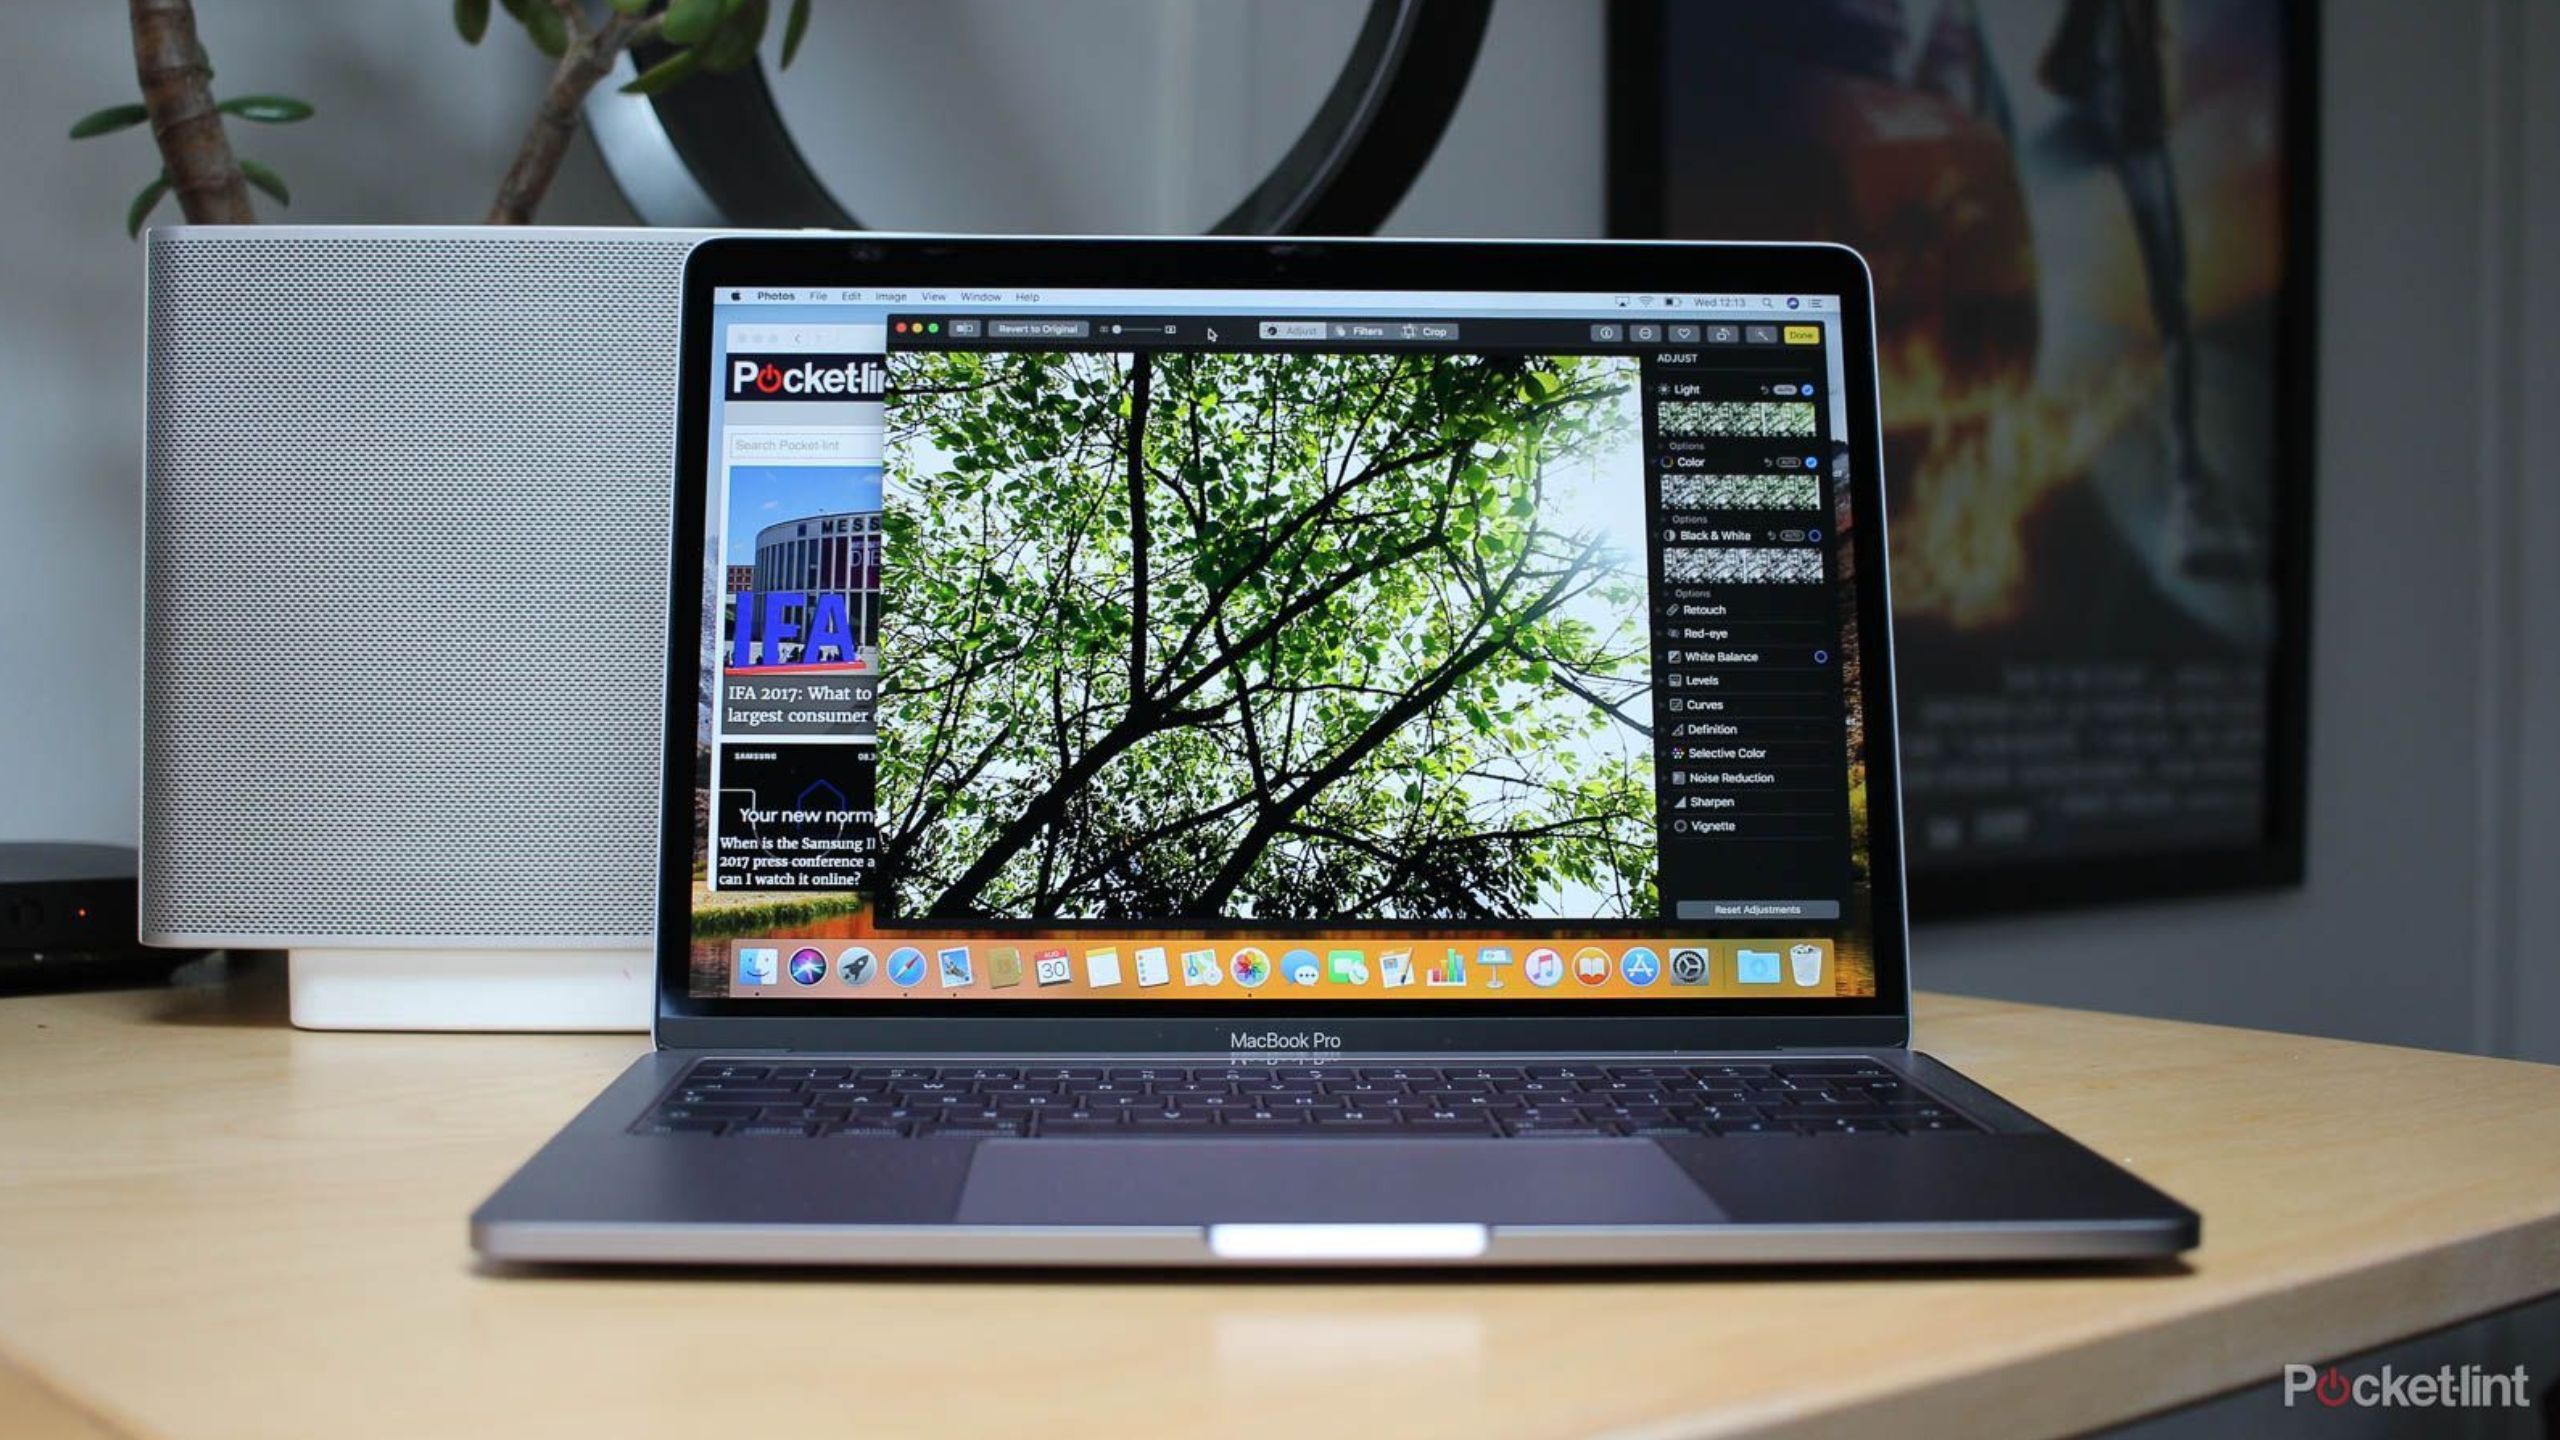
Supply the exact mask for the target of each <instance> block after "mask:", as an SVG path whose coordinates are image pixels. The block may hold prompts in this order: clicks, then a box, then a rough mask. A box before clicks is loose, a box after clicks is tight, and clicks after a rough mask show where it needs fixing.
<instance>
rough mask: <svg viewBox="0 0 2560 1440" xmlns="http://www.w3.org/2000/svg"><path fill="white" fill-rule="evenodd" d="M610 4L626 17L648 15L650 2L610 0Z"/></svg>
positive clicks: (642, 0) (644, 0)
mask: <svg viewBox="0 0 2560 1440" xmlns="http://www.w3.org/2000/svg"><path fill="white" fill-rule="evenodd" d="M610 3H611V4H612V6H613V8H614V9H616V10H619V11H621V12H622V13H623V14H625V15H646V14H648V13H649V0H610Z"/></svg>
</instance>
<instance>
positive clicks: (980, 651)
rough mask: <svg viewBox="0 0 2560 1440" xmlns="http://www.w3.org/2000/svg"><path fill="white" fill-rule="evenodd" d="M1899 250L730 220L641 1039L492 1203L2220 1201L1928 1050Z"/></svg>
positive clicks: (1794, 1239)
mask: <svg viewBox="0 0 2560 1440" xmlns="http://www.w3.org/2000/svg"><path fill="white" fill-rule="evenodd" d="M1869 283H1870V282H1869V277H1868V274H1867V270H1866V267H1865V265H1864V264H1863V263H1862V262H1861V261H1860V259H1859V258H1858V256H1857V255H1856V254H1855V253H1853V252H1851V251H1849V250H1846V249H1842V248H1838V247H1836V246H1826V245H1708V244H1686V243H1638V244H1629V243H1508V242H1506V243H1474V242H1467V243H1457V242H1444V241H1417V242H1384V241H1355V240H1341V241H1336V240H1323V241H1296V240H1290V241H1262V240H1036V241H1035V240H961V239H936V238H923V237H878V236H814V237H806V238H744V237H741V238H723V239H714V240H711V241H708V242H706V243H705V244H703V245H702V246H701V247H700V248H699V249H697V250H695V251H694V252H693V254H692V257H691V260H690V262H689V264H688V265H687V267H686V272H685V277H684V281H683V285H684V294H683V317H684V318H683V356H684V361H683V375H682V385H683V391H682V398H681V406H680V421H679V426H680V431H679V437H678V439H679V444H678V454H679V457H680V465H681V476H680V479H679V483H678V485H677V504H676V515H675V537H676V543H675V551H674V557H673V560H674V584H673V589H672V596H673V615H672V623H671V626H670V652H669V667H668V677H669V683H668V689H667V696H666V704H667V722H668V723H667V747H666V788H665V824H664V841H665V850H664V855H663V861H662V875H661V902H660V923H659V936H658V964H659V996H658V1010H657V1019H656V1031H655V1038H656V1046H655V1049H654V1052H653V1053H651V1054H650V1055H648V1056H646V1057H644V1058H643V1059H641V1060H640V1061H639V1062H638V1063H636V1064H634V1065H633V1066H632V1067H631V1068H630V1070H629V1071H627V1072H626V1073H625V1074H624V1075H623V1076H622V1078H621V1079H619V1080H617V1081H616V1082H614V1084H613V1085H612V1086H611V1087H610V1088H609V1089H607V1090H606V1091H605V1092H604V1094H603V1095H602V1096H600V1097H599V1098H598V1099H597V1100H596V1101H595V1102H594V1103H593V1104H591V1105H589V1106H588V1107H587V1109H586V1110H585V1111H584V1112H583V1113H582V1114H580V1115H579V1116H578V1117H577V1118H576V1119H575V1120H573V1121H572V1122H570V1124H569V1125H568V1127H567V1128H566V1129H565V1130H563V1131H562V1132H561V1133H560V1134H559V1135H558V1136H557V1137H555V1138H554V1139H553V1140H552V1141H551V1142H550V1143H549V1144H548V1145H546V1146H545V1147H544V1148H543V1149H542V1150H541V1152H540V1153H539V1154H537V1155H536V1156H534V1158H533V1159H532V1160H531V1161H530V1162H529V1163H528V1164H527V1165H526V1166H525V1167H524V1168H523V1169H522V1170H520V1171H519V1172H518V1173H517V1174H516V1175H515V1176H514V1177H513V1178H511V1179H509V1180H508V1181H507V1182H506V1183H505V1184H504V1185H503V1186H501V1187H500V1188H499V1190H498V1191H497V1192H496V1193H495V1194H494V1195H492V1196H491V1197H490V1198H489V1199H488V1200H487V1202H486V1203H484V1204H483V1205H482V1206H481V1207H480V1209H479V1211H478V1212H477V1213H476V1214H475V1215H474V1216H473V1217H472V1222H471V1234H472V1239H473V1243H474V1244H475V1245H476V1246H477V1247H478V1248H479V1249H480V1250H481V1251H482V1252H483V1253H484V1254H486V1255H488V1256H491V1257H495V1258H499V1259H504V1260H519V1261H578V1262H685V1263H699V1262H829V1263H848V1264H865V1265H886V1264H961V1265H966V1264H1043V1265H1105V1264H1109V1265H1119V1264H1129V1265H1184V1264H1210V1263H1232V1264H1326V1265H1329V1264H1352V1263H1372V1264H1400V1263H1411V1264H1435V1265H1438V1264H1451V1265H1454V1264H1478V1263H1481V1264H1501V1263H1535V1262H1552V1263H1619V1262H1646V1263H1658V1262H1719V1263H1723V1262H1820V1261H1877V1260H1895V1261H1924V1260H1966V1261H1983V1260H2029V1259H2058V1258H2089V1257H2131V1256H2142V1255H2156V1254H2162V1253H2167V1252H2174V1251H2177V1250H2180V1249H2183V1248H2186V1247H2189V1246H2192V1245H2194V1244H2195V1243H2196V1239H2197V1232H2198V1220H2197V1217H2196V1216H2195V1214H2193V1213H2192V1212H2191V1211H2189V1210H2187V1209H2186V1208H2184V1207H2183V1206H2181V1205H2179V1204H2178V1203H2177V1202H2176V1201H2174V1200H2172V1199H2170V1198H2168V1197H2167V1196H2165V1195H2162V1194H2161V1193H2160V1192H2158V1191H2156V1190H2154V1189H2152V1188H2151V1187H2149V1186H2148V1185H2145V1184H2144V1183H2142V1182H2141V1181H2140V1180H2137V1179H2135V1178H2134V1177H2133V1176H2131V1175H2129V1174H2127V1173H2125V1172H2124V1171H2122V1170H2120V1169H2118V1168H2116V1167H2115V1166H2113V1165H2110V1164H2109V1163H2108V1162H2106V1161H2105V1160H2102V1159H2100V1158H2099V1157H2098V1156H2097V1155H2095V1154H2092V1153H2091V1152H2090V1151H2088V1150H2086V1149H2084V1148H2082V1147H2081V1146H2079V1145H2078V1144H2075V1143H2073V1142H2072V1141H2071V1140H2069V1139H2068V1138H2066V1137H2064V1136H2062V1135H2060V1134H2058V1133H2056V1132H2055V1131H2053V1130H2051V1129H2049V1128H2047V1127H2046V1126H2044V1125H2043V1124H2041V1123H2039V1122H2038V1121H2036V1120H2035V1119H2034V1118H2033V1117H2031V1116H2029V1115H2026V1114H2024V1113H2022V1112H2020V1111H2019V1110H2018V1109H2017V1108H2016V1107H2014V1106H2012V1105H2009V1104H2007V1103H2004V1102H2003V1101H2001V1100H2000V1099H1999V1098H1998V1097H1997V1096H1994V1095H1992V1094H1991V1093H1989V1092H1988V1091H1986V1090H1984V1089H1983V1088H1982V1087H1980V1086H1978V1085H1976V1084H1974V1083H1972V1082H1971V1081H1969V1080H1967V1079H1965V1078H1964V1077H1963V1076H1961V1075H1958V1074H1956V1073H1955V1072H1954V1071H1952V1070H1950V1069H1948V1068H1947V1067H1945V1066H1944V1065H1941V1064H1938V1063H1936V1062H1935V1061H1932V1060H1931V1059H1929V1058H1928V1057H1927V1056H1925V1055H1922V1054H1919V1053H1917V1052H1916V1051H1914V1050H1913V1049H1912V1048H1910V1045H1911V1038H1912V1037H1911V1009H1910V1006H1911V990H1910V956H1909V946H1908V942H1907V939H1906V936H1905V927H1904V897H1903V843H1902V826H1901V815H1900V806H1899V800H1898V791H1897V789H1896V779H1895V754H1894V743H1895V741H1894V702H1893V693H1894V692H1893V661H1892V645H1891V631H1890V628H1889V625H1888V621H1887V617H1888V613H1889V606H1888V603H1887V595H1886V586H1885V555H1886V549H1887V547H1886V544H1885V534H1884V524H1885V512H1884V506H1883V503H1882V474H1881V469H1882V454H1881V444H1880V435H1879V426H1878V418H1877V399H1876V341H1875V334H1874V322H1873V313H1874V305H1873V301H1872V297H1871V295H1870V292H1869ZM612 378H613V379H614V381H615V383H624V384H647V383H652V381H651V377H647V376H619V377H612ZM589 540H590V543H598V544H614V543H624V541H623V539H621V538H618V537H613V536H595V537H589Z"/></svg>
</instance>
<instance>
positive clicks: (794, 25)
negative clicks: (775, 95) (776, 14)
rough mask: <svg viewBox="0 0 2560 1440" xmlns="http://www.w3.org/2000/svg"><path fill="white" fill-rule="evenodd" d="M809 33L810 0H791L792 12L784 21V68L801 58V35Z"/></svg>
mask: <svg viewBox="0 0 2560 1440" xmlns="http://www.w3.org/2000/svg"><path fill="white" fill-rule="evenodd" d="M808 33H809V0H791V14H790V16H789V17H788V18H786V19H785V20H784V21H783V22H782V68H783V69H785V70H788V69H790V68H791V62H792V61H794V60H796V59H798V58H800V37H802V36H804V35H806V34H808Z"/></svg>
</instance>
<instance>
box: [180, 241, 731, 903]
mask: <svg viewBox="0 0 2560 1440" xmlns="http://www.w3.org/2000/svg"><path fill="white" fill-rule="evenodd" d="M697 238H699V237H698V236H697V235H696V234H694V233H692V232H680V231H666V232H593V231H588V232H580V231H556V230H555V231H529V232H525V233H523V234H497V233H492V232H488V231H476V232H475V231H464V232H456V233H454V234H452V235H434V234H432V233H428V234H421V233H420V232H415V231H405V232H396V233H394V234H391V235H378V234H377V235H366V234H362V233H345V234H332V233H327V232H317V233H315V232H301V233H284V234H275V235H261V234H260V233H258V232H257V231H254V230H242V231H232V232H227V233H226V232H207V231H203V230H194V231H183V232H179V233H177V234H163V235H159V236H155V237H154V240H153V243H152V246H151V259H150V285H151V343H150V361H149V369H150V377H149V410H148V414H149V438H148V444H147V452H148V453H147V459H146V476H147V499H146V505H145V513H146V524H147V532H146V533H147V539H146V542H145V556H144V575H145V590H146V594H145V596H144V626H145V631H144V637H143V640H144V643H143V655H144V662H143V667H144V668H143V698H144V712H145V713H144V723H143V736H144V739H143V745H144V756H143V842H144V843H143V867H142V871H143V873H142V906H143V917H142V919H143V929H144V932H145V933H146V934H148V935H151V936H153V937H155V938H168V939H177V938H187V939H194V940H199V941H207V942H210V941H221V940H227V941H231V942H233V943H246V942H250V941H263V942H268V943H283V942H286V941H293V940H305V941H317V940H343V941H357V940H365V939H399V940H417V941H428V942H455V941H473V940H508V941H515V942H519V943H521V942H526V941H534V942H540V941H543V940H557V941H560V942H563V943H566V942H569V941H573V940H596V939H611V938H622V937H628V938H629V939H632V940H635V941H639V940H645V939H646V938H647V936H648V935H649V934H650V932H651V930H652V928H653V905H652V897H653V892H654V878H655V863H656V853H657V811H658V789H657V783H658V765H659V756H658V736H659V726H660V709H661V706H662V702H663V695H664V689H663V685H664V682H663V680H662V678H661V662H662V657H663V655H664V652H665V647H666V604H667V601H666V584H667V562H668V522H669V507H670V504H671V486H672V483H673V477H674V470H675V459H674V423H675V422H674V394H673V392H674V388H675V387H674V383H673V377H674V375H675V372H676V363H677V357H676V350H677V345H676V330H677V313H676V307H677V292H678V279H679V277H680V275H681V273H682V270H683V264H684V256H685V253H686V251H687V250H688V249H690V248H691V246H692V244H693V242H694V241H695V240H696V239H697Z"/></svg>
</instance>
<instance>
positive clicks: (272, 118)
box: [213, 95, 312, 125]
mask: <svg viewBox="0 0 2560 1440" xmlns="http://www.w3.org/2000/svg"><path fill="white" fill-rule="evenodd" d="M213 108H214V109H216V110H219V111H221V112H222V113H223V114H225V115H237V116H239V117H240V118H241V119H243V120H254V121H256V122H258V123H259V124H261V125H290V124H292V123H293V122H295V121H297V120H308V119H310V118H311V115H312V110H311V102H310V101H308V100H296V99H294V98H293V97H292V96H290V95H235V96H233V97H232V98H230V99H228V100H225V101H223V102H222V103H221V104H219V105H216V106H214V107H213Z"/></svg>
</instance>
